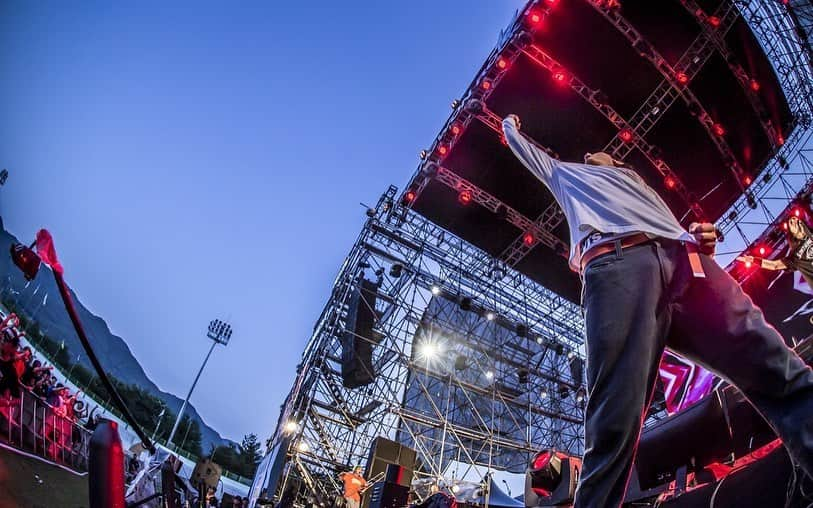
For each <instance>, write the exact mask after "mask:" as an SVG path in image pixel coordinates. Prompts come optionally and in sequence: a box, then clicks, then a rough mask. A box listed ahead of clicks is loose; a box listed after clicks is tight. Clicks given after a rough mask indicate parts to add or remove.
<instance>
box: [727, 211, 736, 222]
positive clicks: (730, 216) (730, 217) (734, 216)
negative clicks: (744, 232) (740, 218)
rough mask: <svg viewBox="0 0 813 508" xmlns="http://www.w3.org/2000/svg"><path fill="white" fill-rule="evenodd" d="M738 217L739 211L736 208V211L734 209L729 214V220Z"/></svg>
mask: <svg viewBox="0 0 813 508" xmlns="http://www.w3.org/2000/svg"><path fill="white" fill-rule="evenodd" d="M736 218H737V212H736V210H734V211H732V212H731V213H730V214H728V220H731V221H733V220H734V219H736Z"/></svg>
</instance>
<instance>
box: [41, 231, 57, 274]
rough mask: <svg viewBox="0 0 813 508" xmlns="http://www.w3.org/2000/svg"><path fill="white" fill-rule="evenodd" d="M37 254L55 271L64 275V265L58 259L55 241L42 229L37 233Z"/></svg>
mask: <svg viewBox="0 0 813 508" xmlns="http://www.w3.org/2000/svg"><path fill="white" fill-rule="evenodd" d="M37 254H39V256H40V259H42V261H43V262H44V263H45V264H46V265H48V266H50V267H51V269H52V270H53V271H55V272H56V273H58V274H60V275H62V273H63V270H62V265H60V264H59V260H58V259H57V257H56V248H54V239H53V237H51V233H49V232H48V230H47V229H40V230H39V232H38V233H37Z"/></svg>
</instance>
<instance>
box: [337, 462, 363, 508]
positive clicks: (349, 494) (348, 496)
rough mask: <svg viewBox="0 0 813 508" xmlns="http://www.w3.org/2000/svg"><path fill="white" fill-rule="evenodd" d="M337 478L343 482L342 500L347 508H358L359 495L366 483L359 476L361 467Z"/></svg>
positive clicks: (359, 502)
mask: <svg viewBox="0 0 813 508" xmlns="http://www.w3.org/2000/svg"><path fill="white" fill-rule="evenodd" d="M339 478H341V480H342V481H343V482H344V500H345V502H346V503H347V508H359V505H360V504H361V494H362V493H363V492H364V490H365V489H366V488H367V481H366V480H365V479H364V477H363V476H361V466H356V467H354V468H353V471H350V472H347V473H342V474H341V475H340V476H339Z"/></svg>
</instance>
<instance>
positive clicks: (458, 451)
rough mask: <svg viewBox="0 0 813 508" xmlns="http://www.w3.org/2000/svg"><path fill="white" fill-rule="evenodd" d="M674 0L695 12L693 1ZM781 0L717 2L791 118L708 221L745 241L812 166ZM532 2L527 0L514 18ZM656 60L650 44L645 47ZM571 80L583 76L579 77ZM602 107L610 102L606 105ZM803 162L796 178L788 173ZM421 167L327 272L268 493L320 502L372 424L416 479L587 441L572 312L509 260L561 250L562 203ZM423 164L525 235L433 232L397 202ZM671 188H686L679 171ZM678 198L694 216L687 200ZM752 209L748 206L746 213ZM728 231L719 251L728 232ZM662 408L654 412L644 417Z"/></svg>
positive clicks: (471, 473) (805, 76)
mask: <svg viewBox="0 0 813 508" xmlns="http://www.w3.org/2000/svg"><path fill="white" fill-rule="evenodd" d="M588 1H589V2H590V3H591V5H593V6H594V7H595V8H596V9H599V10H604V11H606V15H607V17H608V19H610V21H612V22H613V23H614V24H615V25H616V26H617V28H618V29H619V30H621V31H623V32H624V33H625V35H627V36H628V38H629V40H630V43H631V44H634V43H635V41H636V40H637V39H636V38H637V37H640V34H637V33H636V32H634V31H629V30H626V29H625V28H624V27H625V26H627V25H626V24H625V22H624V19H623V18H622V17H621V16H619V15H618V13H617V12H616V11H613V10H612V9H611V8H609V7H607V5H611V4H612V2H606V1H601V0H595V1H593V0H588ZM682 3H683V4H684V5H685V6H686V8H687V9H689V10H690V11H692V12H697V11H696V9H694V8H695V6H696V5H695V3H694V2H693V1H685V2H682ZM791 4H792V5H793V6H795V7H796V8H797V11H796V14H795V15H796V18H795V21H794V18H793V17H792V16H791V15H790V14H789V12H790V11H788V10H787V7H786V6H784V5H783V4H782V2H774V1H772V0H766V1H753V0H751V1H743V0H740V1H735V2H733V4H730V5H733V6H736V10H732V9H731V8H730V7H725V6H726V5H728V4H727V3H725V2H724V4H723V7H721V9H723V11H722V12H723V15H722V16H720V19H721V21H722V22H723V23H724V24H725V25H727V24H729V23H730V22H731V19H733V17H735V16H737V15H739V16H742V17H743V18H744V19H745V20H746V21H747V22H748V23H749V25H750V26H751V28H752V30H753V31H754V34H755V35H756V36H757V39H758V40H759V41H760V43H761V44H762V46H763V49H764V50H765V52H766V53H767V55H768V57H769V58H770V59H771V62H772V63H773V65H774V67H775V69H776V71H777V75H778V77H779V80H780V83H781V85H782V88H783V91H784V93H785V94H786V97H787V99H788V101H789V104H790V107H791V111H792V113H793V115H794V118H795V121H796V124H797V127H796V129H794V130H793V132H792V133H791V134H790V135H789V136H788V138H787V139H781V140H778V141H777V144H776V146H775V148H777V150H778V152H777V155H776V156H775V157H773V158H772V159H771V160H770V161H769V163H768V165H767V166H766V167H765V169H764V170H763V171H762V173H761V174H760V175H759V177H758V178H755V179H754V181H753V183H750V184H749V185H748V187H747V188H746V189H745V191H744V193H743V196H742V197H741V198H740V199H739V200H738V201H737V202H736V203H735V204H734V205H733V206H732V207H731V209H730V210H729V211H728V212H727V213H726V214H725V215H724V216H723V217H722V218H721V220H720V221H719V222H718V226H719V227H720V229H721V230H722V231H723V232H724V233H726V235H727V236H729V237H733V238H738V239H740V240H741V241H742V242H743V247H745V246H747V245H748V244H750V243H753V242H751V241H750V240H749V238H750V236H749V235H747V234H746V232H744V230H743V225H747V224H749V223H751V222H755V223H757V224H764V226H767V225H770V224H775V222H776V221H777V220H778V212H776V211H772V210H773V207H772V206H769V203H770V202H771V201H773V200H775V199H779V197H780V196H781V197H782V198H783V199H785V201H786V202H787V200H789V199H793V198H794V197H795V196H796V191H798V189H800V188H802V185H803V184H804V182H806V181H807V180H808V178H809V177H810V171H809V166H810V165H809V160H810V159H809V157H808V154H807V151H806V150H807V149H806V146H807V144H808V143H809V141H810V136H811V123H813V121H812V119H813V104H812V103H811V98H812V97H813V90H812V89H811V85H812V84H813V77H812V75H811V65H810V62H811V61H810V54H809V47H810V46H809V42H808V43H807V44H805V41H803V40H802V39H801V38H800V37H799V34H798V31H797V30H796V26H795V25H794V24H793V23H794V22H796V23H799V21H798V19H806V20H808V25H809V19H811V17H810V16H809V12H807V11H805V12H803V11H804V10H805V9H808V7H807V6H806V5H803V4H802V3H799V2H795V1H792V2H791ZM533 5H534V4H533V3H529V6H527V7H526V8H525V9H524V10H523V11H522V12H521V13H520V15H519V16H520V17H521V16H524V15H525V14H526V12H525V11H527V10H529V9H531V8H532V7H533ZM806 13H807V14H806ZM625 30H626V31H625ZM511 32H512V31H511V30H509V31H508V32H507V33H506V34H507V35H506V37H505V38H504V39H503V41H502V42H501V43H500V44H499V45H498V47H497V48H495V50H494V52H493V53H492V55H491V56H490V57H489V60H488V61H487V62H486V65H484V71H483V72H482V73H481V75H478V76H477V77H476V78H475V80H474V82H473V83H478V82H480V81H481V80H483V79H486V78H489V79H499V76H497V77H496V78H494V77H491V76H487V75H486V73H487V72H488V71H487V69H488V68H493V67H494V66H493V65H491V64H493V63H494V62H493V60H496V59H497V58H498V56H499V55H500V54H501V52H502V51H503V50H504V49H505V48H506V47H508V46H511V45H513V44H516V43H517V41H516V40H514V39H513V38H512V36H511ZM721 44H723V43H722V38H721V37H718V36H714V34H713V32H712V31H704V32H703V34H701V36H700V38H699V39H698V42H697V44H695V45H693V47H695V46H697V47H698V48H700V49H698V51H699V52H700V53H702V55H703V58H701V59H699V60H698V59H696V58H695V59H690V60H688V62H690V63H687V64H686V68H687V69H688V70H687V73H688V74H689V75H691V74H693V73H696V72H697V69H696V68H694V66H697V65H702V62H701V60H702V61H704V58H707V56H708V53H709V52H711V51H723V52H724V51H725V48H724V47H721ZM521 50H522V51H524V52H526V54H530V55H531V56H533V57H534V58H535V60H536V61H537V62H538V63H539V64H540V65H553V63H551V62H550V61H549V60H548V59H547V57H546V55H545V54H544V52H542V51H541V50H539V48H535V47H524V48H523V49H521ZM653 58H659V57H658V56H657V54H654V53H653ZM653 64H655V65H656V66H657V62H653ZM670 76H674V73H672V72H666V73H664V84H663V86H662V87H660V88H662V89H663V90H662V93H661V94H660V95H658V94H657V93H656V92H658V90H655V91H654V92H653V97H654V99H653V100H657V102H658V104H659V105H666V104H667V102H669V101H672V102H674V101H675V100H676V99H677V98H678V97H677V96H676V95H675V93H673V92H674V90H677V89H678V87H677V86H675V84H674V83H672V82H671V81H670V79H671V78H670ZM570 84H571V86H573V87H576V88H579V87H580V86H581V84H580V82H579V81H578V80H577V79H575V77H574V79H573V80H572V81H571V83H570ZM743 85H744V83H743ZM582 88H584V89H583V90H582V89H578V90H577V91H580V92H584V94H583V96H584V97H585V99H586V100H588V101H589V100H591V97H592V98H595V97H596V94H595V93H593V92H594V91H591V90H588V89H586V88H585V87H582ZM655 95H657V97H655ZM467 99H468V97H464V98H463V99H462V100H461V101H456V104H463V103H465V102H466V101H467ZM682 99H683V100H686V101H691V100H692V97H687V96H685V95H683V96H682ZM599 106H600V104H599V103H598V102H597V103H596V107H599ZM644 106H646V105H642V108H643V107H644ZM666 107H668V105H667V106H666ZM754 107H757V106H754ZM605 113H606V114H608V115H610V116H612V115H613V111H611V110H607V111H606V112H605ZM492 116H493V115H492V114H490V112H489V111H488V110H487V109H483V110H479V111H478V110H475V111H472V110H469V109H465V108H459V109H457V110H456V112H455V114H454V115H453V116H452V117H451V118H450V120H449V122H448V123H447V125H446V128H444V131H446V130H447V128H451V126H452V124H453V123H454V122H456V121H458V122H459V121H461V119H462V121H463V123H464V124H465V123H467V122H470V121H473V120H475V119H476V120H477V121H482V122H484V123H486V124H487V125H491V124H492V123H493V124H494V128H495V130H496V131H497V132H499V125H498V121H497V120H498V119H496V120H495V119H494V118H491V117H492ZM701 116H702V115H701ZM633 120H634V119H631V120H629V121H624V122H623V123H624V125H627V126H629V128H630V129H632V130H633V132H634V134H635V140H636V142H637V143H638V144H640V145H641V146H639V148H641V150H642V151H643V152H644V153H647V151H648V148H649V147H648V145H645V142H644V141H643V139H644V135H645V133H646V132H648V130H649V129H651V128H652V125H650V124H649V123H647V122H650V123H651V122H652V121H657V120H648V121H647V122H643V121H640V122H639V121H633ZM701 121H702V118H701ZM619 125H620V124H619ZM763 128H764V129H766V130H769V129H770V128H771V126H770V125H767V124H764V125H763ZM444 142H447V140H442V139H440V138H438V140H436V143H435V144H434V145H433V147H432V148H431V149H430V150H429V152H428V153H429V154H433V153H435V152H436V151H437V148H438V146H440V145H441V144H442V143H444ZM610 144H611V146H609V148H610V149H611V150H612V151H613V152H618V151H619V150H622V149H624V147H625V146H626V145H623V144H619V143H616V142H615V140H613V141H611V143H610ZM616 145H617V146H616ZM719 148H720V150H721V151H723V152H725V151H727V150H728V148H727V147H726V146H720V147H719ZM617 155H619V156H622V157H623V155H624V154H623V153H618V154H617ZM658 169H659V170H661V171H662V173H663V174H664V175H665V177H667V178H668V177H670V175H672V173H671V171H670V170H669V168H667V167H663V168H661V167H660V166H658ZM732 169H733V170H736V169H737V168H732ZM797 173H798V175H797ZM799 175H801V177H802V182H801V183H799V182H798V181H796V180H795V179H794V177H796V176H799ZM417 176H418V178H415V179H413V182H417V183H418V186H417V187H412V188H409V189H407V190H406V191H405V193H402V194H399V193H398V192H397V190H396V189H395V188H394V187H390V188H389V189H388V190H387V192H386V193H385V194H384V195H383V196H382V197H381V199H380V200H379V202H378V203H377V205H376V206H375V207H373V208H371V209H370V210H369V211H368V220H367V222H366V223H365V225H364V227H363V229H362V231H361V233H360V235H359V236H358V238H357V240H356V242H355V244H354V245H353V248H352V249H351V251H350V254H349V255H348V257H347V258H346V260H345V261H344V263H343V264H342V266H341V269H340V271H339V273H338V275H337V277H336V279H335V281H334V285H333V288H332V291H331V294H330V299H329V300H328V302H327V304H326V306H325V308H324V310H323V312H322V314H321V316H320V317H319V319H318V321H317V323H316V325H315V327H314V331H313V334H312V336H311V338H310V340H309V342H308V344H307V346H306V349H305V351H304V354H303V357H302V362H301V363H300V364H299V365H298V366H297V376H296V380H295V383H294V386H293V388H292V390H291V392H290V393H289V395H288V397H287V399H286V401H285V403H284V404H283V406H282V408H281V414H280V419H279V421H278V424H277V428H276V430H275V432H274V435H273V436H272V438H271V439H270V440H269V444H271V445H273V444H276V443H285V444H286V446H287V455H286V461H285V467H284V469H283V474H282V477H281V481H280V484H279V486H278V488H277V491H276V493H277V494H279V493H280V492H282V490H283V489H285V488H293V489H296V490H297V491H298V492H299V494H300V495H309V494H312V493H316V494H318V495H319V496H320V497H322V498H323V499H328V498H331V497H333V496H335V495H337V494H339V492H340V486H339V483H338V478H337V475H338V473H339V472H341V471H345V470H347V469H349V468H350V467H352V465H354V464H364V463H365V462H366V459H367V455H368V452H369V446H370V444H371V442H372V440H373V439H374V438H375V437H377V436H385V437H388V438H390V439H394V440H397V441H400V442H402V443H404V444H406V445H408V446H411V447H413V448H414V449H415V450H416V451H417V455H418V464H417V471H416V475H417V478H418V479H425V480H429V481H431V482H435V483H438V484H441V485H446V486H450V485H452V484H454V482H455V481H457V480H459V479H460V478H463V477H467V478H483V477H484V476H485V475H486V474H487V473H489V472H491V471H493V470H494V469H504V470H512V471H522V469H523V468H524V467H525V465H526V464H527V463H528V460H529V458H530V457H531V455H532V454H533V453H534V452H536V451H538V450H540V449H542V448H545V447H555V448H557V449H559V450H562V451H565V452H569V453H573V454H577V455H578V454H581V453H582V451H583V442H582V405H583V402H582V398H583V395H584V391H583V387H582V386H581V380H580V379H579V378H580V374H579V373H578V370H579V369H578V366H580V365H581V364H582V363H581V362H582V354H583V351H582V330H583V321H582V314H581V311H580V309H579V308H578V306H577V305H575V304H573V303H572V302H570V301H568V300H567V299H565V298H562V297H561V296H559V295H557V294H555V293H553V292H551V291H549V290H547V289H545V288H544V287H542V286H540V285H539V284H537V283H535V282H534V281H532V280H530V279H529V278H528V277H526V276H524V275H523V274H521V273H519V272H517V271H516V270H515V269H514V268H513V266H515V265H516V263H517V262H518V261H519V260H520V259H522V257H524V255H525V254H527V252H528V250H529V249H530V247H532V246H533V245H535V244H537V243H544V244H546V245H547V246H548V247H550V248H553V249H554V250H556V251H559V252H560V253H562V254H564V253H565V252H567V248H566V245H561V242H560V241H559V240H558V238H556V237H555V236H554V235H553V234H552V230H553V228H555V227H556V226H557V225H558V224H559V223H560V222H561V220H562V219H563V218H562V216H561V212H560V211H559V210H558V208H556V207H552V208H551V209H550V210H547V211H545V213H543V215H542V216H540V217H538V218H536V220H534V219H532V218H527V217H524V216H522V215H521V214H519V213H518V212H515V211H514V210H513V209H511V208H510V207H508V206H507V205H505V204H503V203H501V202H500V201H499V200H497V199H496V198H494V197H493V196H491V195H489V194H488V193H487V192H485V191H482V190H481V189H478V188H477V187H476V186H474V185H473V184H471V183H470V182H467V181H465V180H462V179H461V178H460V177H458V176H457V175H455V174H454V173H453V172H452V171H448V170H446V169H445V168H443V167H442V166H441V165H440V164H438V163H437V162H436V161H434V160H433V158H432V156H431V155H429V156H428V157H426V159H425V160H424V161H423V162H422V163H421V165H420V167H419V169H418V173H417ZM423 177H425V178H426V179H429V178H438V179H439V180H440V181H442V182H443V183H446V184H447V185H449V186H454V187H455V188H456V189H458V190H459V189H460V188H461V186H464V187H465V186H466V185H468V186H469V187H465V188H466V189H469V190H470V191H471V193H472V197H473V202H474V203H476V204H478V205H480V206H486V207H488V208H492V209H493V210H494V211H497V212H499V211H500V209H502V210H503V212H504V215H505V218H506V220H508V221H509V222H512V223H514V225H516V226H518V227H520V229H521V230H522V231H530V232H532V233H533V236H532V242H531V243H530V245H529V242H524V241H523V237H519V238H518V239H517V241H516V242H514V244H513V245H512V246H511V247H510V248H509V249H507V250H506V252H504V253H502V255H500V256H496V257H492V256H490V255H488V254H485V253H484V252H482V251H480V250H479V249H477V248H475V247H474V246H472V245H470V244H468V243H467V242H465V241H463V240H461V239H459V238H457V237H456V236H454V235H452V234H450V233H449V232H447V231H445V230H443V229H441V228H440V227H438V226H436V225H435V224H433V223H432V222H430V221H428V220H427V219H425V218H424V217H422V216H421V215H419V214H417V213H415V212H414V211H412V210H411V209H410V208H409V205H410V203H411V202H414V199H415V195H416V193H420V192H421V190H422V185H423V184H425V182H426V180H425V179H424V180H422V178H423ZM447 180H448V182H447ZM777 184H779V185H777ZM675 190H676V192H679V193H682V191H683V189H682V184H681V183H680V182H679V181H676V185H675ZM410 192H411V193H413V194H412V195H411V196H408V193H410ZM687 201H689V200H688V199H687ZM688 204H689V206H690V208H691V207H694V208H695V212H696V213H697V214H700V213H702V210H700V209H699V208H698V207H697V206H696V205H695V204H692V203H691V202H690V203H688ZM783 208H784V206H783ZM752 214H759V216H758V218H757V219H754V218H753V215H752ZM733 231H739V232H740V234H733ZM728 242H729V243H727V244H725V246H726V248H728V247H730V246H731V245H732V244H733V243H734V241H733V240H732V239H729V240H728ZM393 267H396V268H395V269H394V270H393ZM397 267H400V268H397ZM364 278H366V279H368V280H375V281H378V282H379V285H378V300H377V305H376V311H377V315H378V317H379V319H378V320H377V322H376V325H375V332H376V333H375V337H362V339H365V340H371V341H373V342H374V348H373V364H374V369H375V374H376V376H375V379H374V381H373V382H372V383H371V384H369V385H367V386H362V387H359V388H355V389H347V388H345V387H344V386H343V385H342V378H341V364H340V362H341V347H342V346H341V342H340V340H339V339H340V337H341V336H342V334H344V333H346V329H345V328H346V327H345V324H346V323H345V319H346V313H347V310H348V307H349V305H350V302H351V300H352V298H353V295H354V294H355V293H356V292H357V291H358V289H359V284H360V283H361V280H362V279H364ZM426 343H432V345H433V348H434V351H433V352H432V353H431V354H428V353H427V352H426V351H422V349H421V347H422V345H424V344H426ZM461 358H462V359H463V360H461ZM574 365H576V366H577V368H573V367H574ZM660 416H662V413H661V412H658V411H655V412H653V414H652V415H651V418H653V419H657V418H659V417H660ZM283 438H285V439H283ZM461 464H462V465H463V467H462V469H461V467H460V465H461ZM452 465H454V466H452ZM269 494H274V493H269Z"/></svg>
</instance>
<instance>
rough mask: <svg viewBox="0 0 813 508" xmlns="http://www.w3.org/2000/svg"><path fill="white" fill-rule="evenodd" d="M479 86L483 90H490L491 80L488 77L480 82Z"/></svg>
mask: <svg viewBox="0 0 813 508" xmlns="http://www.w3.org/2000/svg"><path fill="white" fill-rule="evenodd" d="M480 88H482V89H483V90H490V89H491V81H490V80H488V79H484V80H483V82H482V83H480Z"/></svg>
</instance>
